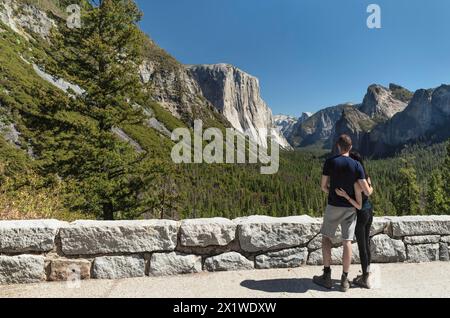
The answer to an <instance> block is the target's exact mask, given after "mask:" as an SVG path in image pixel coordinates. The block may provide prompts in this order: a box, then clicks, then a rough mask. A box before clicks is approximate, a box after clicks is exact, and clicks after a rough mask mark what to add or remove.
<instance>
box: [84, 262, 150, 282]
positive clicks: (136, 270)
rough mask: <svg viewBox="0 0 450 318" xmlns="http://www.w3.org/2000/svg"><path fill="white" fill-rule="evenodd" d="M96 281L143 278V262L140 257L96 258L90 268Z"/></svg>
mask: <svg viewBox="0 0 450 318" xmlns="http://www.w3.org/2000/svg"><path fill="white" fill-rule="evenodd" d="M92 274H93V277H94V278H96V279H121V278H131V277H143V276H145V260H144V258H143V257H141V256H105V257H97V258H96V259H95V260H94V264H93V268H92Z"/></svg>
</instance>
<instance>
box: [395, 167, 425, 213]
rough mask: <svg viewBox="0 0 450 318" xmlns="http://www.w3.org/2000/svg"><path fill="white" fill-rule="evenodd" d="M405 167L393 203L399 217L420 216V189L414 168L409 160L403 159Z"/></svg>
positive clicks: (401, 172) (397, 184) (401, 170)
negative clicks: (407, 215)
mask: <svg viewBox="0 0 450 318" xmlns="http://www.w3.org/2000/svg"><path fill="white" fill-rule="evenodd" d="M402 165H403V167H402V168H401V169H400V171H399V177H398V180H397V182H396V187H395V192H394V198H393V201H394V202H393V203H394V206H395V209H396V211H397V215H406V214H418V213H419V212H420V189H419V186H418V184H417V175H416V170H415V169H414V166H413V165H412V164H411V162H410V161H409V160H407V159H402Z"/></svg>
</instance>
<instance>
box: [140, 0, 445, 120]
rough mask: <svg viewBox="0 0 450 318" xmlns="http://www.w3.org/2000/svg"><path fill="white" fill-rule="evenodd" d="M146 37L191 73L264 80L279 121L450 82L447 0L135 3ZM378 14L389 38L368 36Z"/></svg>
mask: <svg viewBox="0 0 450 318" xmlns="http://www.w3.org/2000/svg"><path fill="white" fill-rule="evenodd" d="M137 2H138V4H139V6H140V8H141V9H142V10H143V12H144V18H143V21H142V23H141V25H142V28H143V29H144V31H145V32H146V33H148V34H149V35H150V36H151V37H152V38H153V39H154V40H155V41H156V42H157V43H158V44H159V45H160V46H161V47H163V48H164V49H166V50H167V51H168V52H169V53H170V54H171V55H173V56H174V57H175V58H177V59H178V60H179V61H180V62H182V63H185V64H210V63H230V64H233V65H236V66H237V67H239V68H241V69H242V70H244V71H246V72H248V73H250V74H252V75H255V76H257V77H258V78H259V79H260V83H261V90H262V96H263V98H264V99H265V100H266V102H267V103H268V104H269V106H270V107H271V108H272V109H273V111H274V113H276V114H278V113H284V114H291V115H300V114H301V113H302V112H304V111H317V110H319V109H321V108H324V107H326V106H331V105H336V104H339V103H342V102H347V101H349V102H360V101H361V100H362V98H363V96H364V94H365V92H366V90H367V87H368V86H369V85H370V84H372V83H379V84H382V85H388V84H389V83H391V82H393V83H397V84H400V85H403V86H405V87H407V88H409V89H411V90H416V89H418V88H431V87H435V86H438V85H440V84H442V83H450V40H449V39H450V1H448V0H371V1H366V0H138V1H137ZM371 3H376V4H378V5H380V7H381V10H382V16H381V18H382V29H378V30H371V29H368V28H367V25H366V20H367V17H368V16H369V14H368V13H367V12H366V9H367V6H368V5H369V4H371Z"/></svg>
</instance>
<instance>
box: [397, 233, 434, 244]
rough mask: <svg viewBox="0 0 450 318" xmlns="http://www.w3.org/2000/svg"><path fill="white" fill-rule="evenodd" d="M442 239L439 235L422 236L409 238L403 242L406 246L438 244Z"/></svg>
mask: <svg viewBox="0 0 450 318" xmlns="http://www.w3.org/2000/svg"><path fill="white" fill-rule="evenodd" d="M440 240H441V237H440V236H439V235H422V236H407V237H405V238H404V240H403V242H405V244H408V245H409V244H411V245H415V244H436V243H439V241H440Z"/></svg>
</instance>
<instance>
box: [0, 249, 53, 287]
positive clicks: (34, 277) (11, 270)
mask: <svg viewBox="0 0 450 318" xmlns="http://www.w3.org/2000/svg"><path fill="white" fill-rule="evenodd" d="M43 280H45V258H44V257H43V256H35V255H19V256H1V255H0V284H31V283H39V282H40V281H43Z"/></svg>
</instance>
